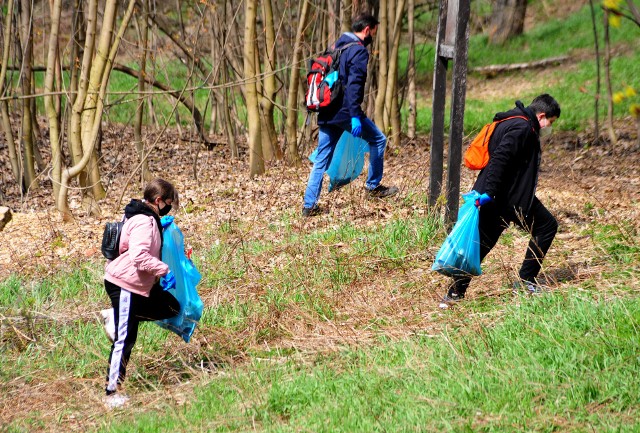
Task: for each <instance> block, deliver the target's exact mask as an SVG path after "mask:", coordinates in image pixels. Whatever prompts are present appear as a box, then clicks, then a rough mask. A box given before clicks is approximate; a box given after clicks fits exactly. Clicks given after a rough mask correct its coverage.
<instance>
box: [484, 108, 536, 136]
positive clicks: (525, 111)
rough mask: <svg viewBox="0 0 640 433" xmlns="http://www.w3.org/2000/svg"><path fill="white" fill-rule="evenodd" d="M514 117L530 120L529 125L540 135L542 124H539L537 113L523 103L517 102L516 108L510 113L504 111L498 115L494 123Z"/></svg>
mask: <svg viewBox="0 0 640 433" xmlns="http://www.w3.org/2000/svg"><path fill="white" fill-rule="evenodd" d="M513 116H524V117H526V118H528V119H529V124H530V125H531V127H532V128H533V130H534V131H535V132H536V133H540V123H539V122H538V118H537V117H536V113H534V112H533V110H532V109H530V108H529V107H525V106H524V104H523V103H522V102H521V101H516V108H513V109H511V110H509V111H503V112H501V113H497V114H496V115H495V116H494V118H493V121H494V122H495V121H496V120H502V119H506V118H507V117H513Z"/></svg>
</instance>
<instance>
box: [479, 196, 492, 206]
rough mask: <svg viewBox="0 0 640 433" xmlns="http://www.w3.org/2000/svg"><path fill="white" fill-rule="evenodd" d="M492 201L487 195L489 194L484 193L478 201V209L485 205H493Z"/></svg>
mask: <svg viewBox="0 0 640 433" xmlns="http://www.w3.org/2000/svg"><path fill="white" fill-rule="evenodd" d="M492 201H493V199H492V198H491V197H489V195H487V193H483V194H481V195H480V197H478V199H477V200H476V206H477V207H480V206H484V205H485V204H487V203H491V202H492Z"/></svg>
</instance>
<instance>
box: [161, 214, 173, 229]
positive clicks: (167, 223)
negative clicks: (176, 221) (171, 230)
mask: <svg viewBox="0 0 640 433" xmlns="http://www.w3.org/2000/svg"><path fill="white" fill-rule="evenodd" d="M172 222H173V215H165V216H163V217H162V218H160V224H162V228H163V229H166V228H167V227H169V226H170V225H171V223H172Z"/></svg>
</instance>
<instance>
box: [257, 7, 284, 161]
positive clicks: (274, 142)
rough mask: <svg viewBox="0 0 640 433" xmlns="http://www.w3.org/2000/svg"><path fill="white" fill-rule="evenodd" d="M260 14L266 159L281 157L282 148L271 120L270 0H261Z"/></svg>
mask: <svg viewBox="0 0 640 433" xmlns="http://www.w3.org/2000/svg"><path fill="white" fill-rule="evenodd" d="M262 14H263V19H264V35H265V46H266V50H265V59H264V84H263V89H262V98H261V99H260V107H261V109H262V119H263V126H264V129H263V130H262V148H263V150H264V158H265V160H266V161H270V160H271V159H274V158H275V159H282V149H281V148H280V146H279V145H278V134H277V133H276V125H275V122H274V120H273V110H274V101H275V98H276V90H277V89H276V75H275V66H276V33H275V28H274V25H273V7H272V5H271V0H262Z"/></svg>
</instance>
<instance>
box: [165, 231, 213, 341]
mask: <svg viewBox="0 0 640 433" xmlns="http://www.w3.org/2000/svg"><path fill="white" fill-rule="evenodd" d="M165 223H168V224H167V226H166V227H165V229H164V233H163V235H162V240H163V244H162V261H163V262H165V263H166V264H167V265H169V269H171V272H173V274H174V276H175V278H176V286H175V288H173V289H169V290H168V292H169V293H171V294H172V295H173V296H175V297H176V299H177V300H178V302H179V303H180V313H179V314H178V315H177V316H175V317H172V318H170V319H165V320H158V321H156V323H157V324H158V325H160V326H162V327H163V328H166V329H168V330H170V331H173V332H175V333H176V334H178V335H179V336H180V337H182V339H183V340H184V341H186V342H187V343H188V342H189V339H191V335H192V334H193V331H194V330H195V328H196V324H197V323H198V320H200V317H201V316H202V309H203V308H204V304H203V303H202V301H201V300H200V296H198V292H197V291H196V286H197V285H198V283H199V282H200V279H201V276H200V272H198V270H197V269H196V267H195V266H194V264H193V262H192V261H191V260H190V259H189V258H187V256H186V255H185V253H184V236H183V235H182V232H181V231H180V229H179V228H178V226H177V225H176V224H175V223H174V222H173V221H163V224H162V225H163V226H164V225H165Z"/></svg>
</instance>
